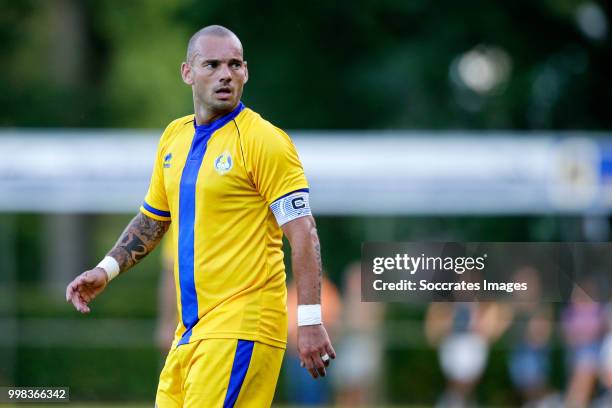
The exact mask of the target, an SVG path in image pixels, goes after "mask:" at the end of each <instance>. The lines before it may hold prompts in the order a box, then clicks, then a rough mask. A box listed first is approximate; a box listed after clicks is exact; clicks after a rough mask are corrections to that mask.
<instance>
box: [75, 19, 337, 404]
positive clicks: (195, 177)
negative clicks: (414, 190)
mask: <svg viewBox="0 0 612 408" xmlns="http://www.w3.org/2000/svg"><path fill="white" fill-rule="evenodd" d="M181 75H182V78H183V81H184V82H185V83H186V84H187V85H189V86H191V88H192V91H193V103H194V111H195V115H189V116H185V117H182V118H179V119H176V120H175V121H173V122H171V123H170V124H169V125H168V127H167V128H166V130H165V131H164V133H163V135H162V137H161V140H160V142H159V146H158V151H157V157H156V160H155V164H154V169H153V174H152V177H151V183H150V186H149V190H148V192H147V194H146V196H145V200H144V203H143V204H142V206H141V208H140V212H139V213H138V215H136V217H134V219H133V220H132V221H131V222H130V223H129V225H128V226H127V228H126V229H125V231H124V232H123V234H122V235H121V237H120V238H119V240H118V241H117V243H116V244H115V246H114V247H113V248H112V249H111V250H110V251H109V252H108V254H107V256H106V257H105V258H104V259H103V260H102V261H101V262H100V264H98V266H97V267H95V268H94V269H91V270H89V271H86V272H83V273H82V274H81V275H79V276H78V277H76V278H75V279H74V280H73V281H72V282H71V283H70V284H69V285H68V287H67V288H66V299H67V301H70V302H72V303H73V305H74V307H75V308H76V309H77V310H78V311H80V312H82V313H88V312H89V311H90V308H89V303H90V302H91V301H92V300H93V299H94V298H95V297H96V296H97V295H99V294H100V293H101V292H102V291H103V290H104V288H105V287H106V285H107V284H108V283H109V282H110V280H111V279H113V278H114V277H115V276H117V275H118V274H119V273H123V272H125V271H126V270H128V269H129V268H131V267H132V266H134V265H135V264H136V263H138V262H139V261H140V260H141V259H142V258H143V257H144V256H146V255H147V254H148V253H150V252H151V251H152V250H153V249H154V248H155V246H156V245H157V243H158V242H159V241H160V240H161V238H162V236H163V235H164V233H165V232H166V231H167V230H168V228H172V237H173V247H174V253H175V261H174V270H175V284H176V288H177V304H178V310H179V324H178V327H177V330H176V336H175V340H174V342H173V344H172V349H171V351H170V353H169V354H168V357H167V359H166V363H165V365H164V368H163V370H162V372H161V375H160V379H159V386H158V389H157V396H156V404H157V406H158V407H159V408H166V407H234V406H237V407H267V406H270V404H271V402H272V398H273V396H274V389H275V387H276V381H277V378H278V374H279V370H280V366H281V360H282V358H283V353H284V349H285V347H286V337H287V312H286V304H285V301H286V293H287V292H286V286H285V271H284V264H283V252H282V250H281V247H282V235H283V233H284V234H285V235H286V236H287V238H288V240H289V243H290V244H291V252H292V254H291V258H292V269H293V273H294V275H295V278H296V284H297V288H298V303H299V306H298V326H299V327H298V351H299V356H300V360H301V363H302V365H303V366H304V367H305V368H306V369H307V370H308V371H309V372H310V374H311V375H312V377H314V378H317V377H319V376H324V375H325V374H326V372H325V367H327V366H328V364H329V362H330V358H332V359H333V358H335V352H334V349H333V347H332V345H331V342H330V340H329V337H328V335H327V332H326V330H325V328H324V326H323V324H322V322H321V305H320V291H321V273H322V266H321V254H320V248H319V239H318V237H317V232H316V227H315V222H314V219H313V217H312V215H311V212H310V207H309V202H308V184H307V182H306V178H305V176H304V172H303V169H302V165H301V163H300V161H299V158H298V155H297V153H296V150H295V147H294V146H293V144H292V142H291V140H290V139H289V137H288V136H287V135H286V134H285V133H284V132H283V131H282V130H280V129H278V128H276V127H275V126H274V125H272V124H271V123H269V122H267V121H266V120H264V119H263V118H262V117H261V116H259V115H258V114H257V113H255V112H253V111H252V110H250V109H249V108H246V107H245V106H244V105H243V104H242V102H241V101H240V98H241V96H242V90H243V86H244V84H245V83H246V82H247V80H248V69H247V63H246V61H244V59H243V50H242V44H241V43H240V40H239V39H238V37H236V35H235V34H234V33H232V32H231V31H229V30H228V29H226V28H224V27H221V26H208V27H205V28H203V29H201V30H200V31H198V32H197V33H195V34H194V35H193V37H192V38H191V39H190V41H189V45H188V50H187V58H186V61H185V62H184V63H183V64H182V65H181ZM281 230H282V231H281Z"/></svg>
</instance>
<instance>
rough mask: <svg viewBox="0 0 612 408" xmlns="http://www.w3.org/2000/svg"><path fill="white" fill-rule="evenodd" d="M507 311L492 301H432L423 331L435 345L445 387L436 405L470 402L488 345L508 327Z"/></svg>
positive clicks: (461, 405) (443, 405)
mask: <svg viewBox="0 0 612 408" xmlns="http://www.w3.org/2000/svg"><path fill="white" fill-rule="evenodd" d="M511 313H512V312H511V310H510V309H509V308H508V307H506V306H504V305H501V304H498V303H495V302H480V303H478V302H432V303H431V305H430V306H429V308H428V310H427V313H426V317H425V319H426V320H425V334H426V336H427V340H428V341H429V343H430V344H431V345H433V346H435V347H438V351H439V358H440V365H441V367H442V372H443V374H444V376H445V377H446V381H447V384H446V389H445V391H444V393H443V394H442V396H441V397H440V399H439V400H438V403H437V405H436V406H438V407H453V408H459V407H466V406H471V405H473V402H472V401H471V399H472V394H473V391H474V389H475V387H476V385H477V384H478V382H479V381H480V378H481V376H482V373H483V371H484V369H485V366H486V363H487V359H488V354H489V345H490V344H491V343H492V342H494V341H495V340H497V339H498V338H499V337H500V336H501V335H502V334H503V332H504V331H505V330H506V328H507V327H508V325H509V323H510V320H511V315H512V314H511Z"/></svg>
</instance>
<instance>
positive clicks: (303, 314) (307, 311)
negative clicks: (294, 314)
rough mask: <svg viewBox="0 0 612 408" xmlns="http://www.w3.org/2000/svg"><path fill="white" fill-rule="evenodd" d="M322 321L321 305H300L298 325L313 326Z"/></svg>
mask: <svg viewBox="0 0 612 408" xmlns="http://www.w3.org/2000/svg"><path fill="white" fill-rule="evenodd" d="M321 323H322V320H321V305H298V326H313V325H315V324H321Z"/></svg>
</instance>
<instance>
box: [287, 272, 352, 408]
mask: <svg viewBox="0 0 612 408" xmlns="http://www.w3.org/2000/svg"><path fill="white" fill-rule="evenodd" d="M297 305H298V300H297V289H296V286H295V282H294V281H290V282H289V283H288V284H287V312H288V324H289V327H288V329H289V331H288V335H287V351H286V353H285V361H284V369H283V370H282V372H283V375H284V376H285V378H286V381H285V384H286V386H287V395H288V402H290V403H292V404H298V405H322V404H328V403H330V402H331V400H332V387H331V384H330V380H329V377H330V376H331V377H333V376H336V375H337V373H338V368H337V367H336V364H337V362H338V360H335V361H333V362H332V363H331V365H330V367H329V368H328V369H327V377H321V378H318V379H316V380H314V379H313V378H312V377H311V376H310V374H309V373H308V371H307V370H305V369H304V368H302V367H300V358H299V355H298V353H297V328H298V326H297ZM321 305H322V313H323V316H322V317H323V322H324V323H325V328H326V329H327V332H328V334H329V336H330V338H332V339H335V338H336V332H337V326H338V319H339V318H340V313H341V303H340V296H339V294H338V289H337V288H336V285H334V283H333V282H332V281H330V280H329V279H328V278H327V276H326V274H323V281H322V284H321ZM336 352H338V350H336ZM339 355H340V354H339Z"/></svg>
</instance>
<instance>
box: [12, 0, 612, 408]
mask: <svg viewBox="0 0 612 408" xmlns="http://www.w3.org/2000/svg"><path fill="white" fill-rule="evenodd" d="M0 10H1V13H0V55H1V58H2V60H1V63H0V76H1V78H2V80H0V126H1V127H20V128H23V127H30V128H49V127H55V128H72V127H77V128H156V129H161V128H163V127H164V126H165V125H166V124H167V123H168V122H170V121H171V120H172V119H174V118H176V117H179V116H183V115H186V114H189V113H190V112H192V109H193V107H192V100H191V91H190V89H189V88H188V87H187V86H186V85H184V84H183V83H182V81H181V78H180V74H179V67H180V64H181V62H182V60H183V58H184V54H185V51H186V44H187V41H188V39H189V37H190V36H191V34H192V33H194V32H195V31H197V30H198V29H199V28H201V27H203V26H206V25H209V24H221V25H225V26H227V27H228V28H230V29H231V30H233V31H234V32H235V33H236V34H237V35H238V36H239V37H240V38H241V40H242V42H243V45H244V49H245V58H246V60H247V61H248V63H249V72H250V79H249V83H248V85H247V86H246V88H245V94H244V97H243V100H244V101H245V103H246V104H247V105H248V106H250V107H252V108H253V109H254V110H255V111H257V112H259V113H261V114H262V115H263V116H264V117H265V118H267V119H269V120H270V121H272V122H273V123H275V124H276V125H278V126H280V127H282V128H285V129H290V130H291V129H439V130H444V129H470V130H485V129H517V130H531V129H550V130H568V129H587V130H609V129H612V115H611V114H610V108H609V103H610V100H611V99H612V84H611V83H610V81H609V80H608V77H609V73H610V72H612V52H611V49H610V35H609V27H608V21H609V16H610V15H611V12H612V7H611V6H610V4H609V3H608V2H605V3H604V2H601V3H600V2H592V1H583V0H539V1H530V0H515V1H512V2H491V1H485V0H469V1H461V2H457V1H452V0H443V1H436V2H434V1H427V0H411V1H396V0H380V1H353V2H349V1H313V2H302V3H299V4H298V3H295V4H291V3H288V2H281V1H269V2H247V1H236V0H208V1H197V0H147V1H145V0H133V1H119V0H106V1H95V0H20V1H12V0H0ZM484 134H485V133H484V132H483V135H484ZM79 217H83V218H82V219H81V220H80V223H81V224H82V225H85V226H86V228H85V230H84V231H81V232H80V233H81V234H82V236H83V237H84V238H83V240H86V241H87V242H88V243H90V244H91V245H88V246H87V247H86V248H84V249H85V250H86V252H85V253H83V254H82V255H81V257H82V259H81V260H79V261H78V262H79V264H80V265H81V266H82V267H83V268H84V267H87V266H90V265H92V264H94V263H95V262H97V260H98V259H99V258H100V254H102V253H104V251H106V249H107V248H108V246H109V245H111V244H112V243H113V242H114V240H115V239H116V237H117V235H118V234H119V232H120V231H121V229H122V227H123V226H124V225H125V223H126V222H127V221H128V220H129V218H128V216H117V215H81V216H79ZM48 218H49V217H46V215H33V214H19V215H12V214H3V215H1V216H0V238H2V237H4V239H5V240H6V242H15V243H16V248H15V250H14V251H9V252H8V254H9V255H10V256H2V257H1V258H2V259H1V260H0V262H2V263H1V264H0V265H1V267H2V269H3V270H4V269H5V266H6V265H12V269H13V270H15V271H17V272H16V274H17V277H16V281H17V287H15V288H11V287H6V288H5V289H6V292H3V293H11V294H13V296H14V298H10V297H9V298H7V297H4V298H2V296H0V317H2V315H4V317H13V316H16V317H17V319H27V322H26V323H23V321H20V322H19V323H18V324H16V326H15V327H16V329H15V332H16V333H17V334H15V336H17V337H18V338H19V339H20V340H19V347H18V348H17V349H16V351H15V350H14V349H11V348H6V347H3V346H2V344H1V342H0V385H4V384H3V382H7V381H11V382H12V383H13V384H16V385H32V386H35V385H40V386H43V385H47V386H49V385H56V386H62V385H67V384H68V385H70V386H71V387H72V390H73V393H74V396H75V398H76V399H85V400H87V399H91V400H95V399H99V400H102V399H106V400H127V399H132V400H143V399H151V398H152V395H153V394H154V392H155V386H156V381H157V374H158V372H159V368H160V366H159V365H158V362H159V361H160V360H161V357H160V354H159V352H158V350H157V349H156V348H155V345H154V344H153V341H152V339H153V327H154V326H153V324H154V319H155V316H156V310H155V299H154V296H155V295H156V287H157V279H158V275H157V274H158V273H159V254H158V253H157V252H159V251H156V253H154V254H153V255H152V256H151V257H150V258H149V259H147V260H145V261H144V262H143V264H142V265H140V266H138V268H140V269H141V270H140V271H138V273H131V274H128V275H127V276H126V277H125V278H122V279H120V280H118V281H117V282H116V283H115V284H113V287H112V288H110V289H109V291H111V292H113V293H112V294H109V295H108V296H103V297H101V298H100V299H98V300H96V307H95V308H94V309H93V310H94V311H93V313H92V316H90V317H87V318H85V317H82V316H77V315H76V314H75V313H74V311H73V310H71V309H70V308H69V307H68V306H67V305H65V304H64V303H63V302H61V296H59V297H58V296H57V293H56V292H50V290H49V288H48V287H47V286H44V285H41V284H40V281H41V280H42V279H43V274H42V273H41V272H40V271H41V270H43V269H44V268H45V267H46V265H45V262H46V256H47V253H46V252H45V251H49V245H48V243H45V242H43V240H44V239H45V235H44V234H41V233H40V232H41V231H45V229H47V230H51V231H52V230H53V229H52V228H50V227H49V226H48V225H47V224H48V223H49V220H48ZM581 223H582V220H581V219H580V217H560V216H557V215H555V214H552V215H550V216H549V217H528V216H511V217H510V216H509V217H321V218H320V219H319V223H318V227H319V232H320V236H321V241H322V248H323V258H324V264H325V265H326V268H327V271H328V273H329V275H330V276H331V278H332V280H333V281H335V282H336V283H337V284H338V285H339V286H340V287H342V274H343V272H344V268H345V267H346V265H347V264H348V263H350V262H351V261H354V260H355V258H356V257H358V256H359V253H360V246H361V243H362V241H365V240H368V239H377V240H398V241H400V240H405V241H409V240H436V239H443V240H453V239H454V240H459V241H461V240H465V241H470V240H471V241H528V240H533V241H556V240H571V239H574V240H580V239H582V238H583V236H582V235H581V228H582V226H581V225H582V224H581ZM9 234H12V235H13V236H12V237H9ZM0 242H2V241H0ZM4 247H5V248H6V247H8V246H4ZM51 248H53V246H52V245H51ZM9 269H10V268H8V267H7V268H6V270H9ZM75 273H76V271H75ZM5 282H11V277H7V276H4V275H0V283H2V284H4V283H5ZM59 284H61V285H62V286H63V284H64V282H59ZM50 293H53V296H51V295H50ZM12 300H14V303H12ZM422 316H423V310H421V309H419V308H409V307H405V306H402V305H391V306H390V308H389V310H388V314H387V319H388V320H387V321H388V322H393V321H402V320H404V321H411V322H416V323H414V324H416V325H417V327H420V322H421V320H422ZM126 317H129V318H130V319H136V320H137V321H140V323H138V324H136V326H134V327H123V326H119V327H122V328H123V331H121V334H122V335H121V336H118V335H117V331H116V330H117V327H118V326H113V328H112V329H109V330H108V332H107V334H106V336H107V337H106V340H105V339H102V340H103V341H101V340H100V339H99V338H91V339H89V338H88V337H87V336H88V334H87V333H88V331H89V330H91V333H98V331H95V330H94V325H97V324H98V323H97V322H100V321H101V320H97V319H109V320H113V319H116V320H117V321H119V320H120V319H122V318H126ZM49 318H50V319H61V320H62V321H65V322H66V324H65V326H62V327H65V331H66V332H74V333H78V334H79V336H80V337H79V336H76V335H75V339H76V340H73V341H71V342H70V343H65V344H64V343H62V342H63V341H64V340H63V339H65V338H66V335H65V333H64V335H63V336H62V335H60V334H61V333H57V332H56V330H57V329H56V328H55V326H53V327H51V326H49V327H51V328H49V329H48V330H47V331H45V326H44V323H45V321H46V320H45V319H49ZM88 319H90V320H88ZM117 324H120V322H119V323H117ZM412 327H414V326H412ZM1 330H2V328H1V327H0V334H2V333H1ZM62 330H64V329H62ZM5 334H6V332H5ZM395 334H398V333H395ZM91 336H92V337H93V335H91ZM96 336H98V335H97V334H96ZM114 336H116V337H118V338H114ZM1 337H2V336H0V340H2V339H1ZM83 339H85V340H83ZM108 339H110V340H108ZM90 340H91V342H92V344H94V343H95V344H98V345H97V346H92V348H91V349H88V348H86V347H87V341H90ZM107 340H108V341H107ZM96 342H98V343H96ZM115 342H116V343H117V347H109V346H108V344H110V343H113V344H114V343H115ZM394 342H395V345H396V347H395V348H393V347H391V348H390V349H388V350H387V352H386V354H385V359H386V360H385V361H386V366H387V368H388V370H387V373H386V375H385V381H386V383H385V390H384V392H385V395H386V400H387V401H388V402H406V401H408V402H412V403H414V402H417V403H432V402H433V401H435V398H436V395H437V393H439V391H440V390H441V388H442V386H443V379H442V375H441V373H440V371H439V369H437V366H436V364H435V363H434V364H432V362H434V361H436V353H435V350H433V349H431V348H428V346H426V344H425V341H424V340H423V335H422V333H421V332H419V331H418V330H414V331H409V332H408V331H406V332H404V333H399V335H398V337H397V338H396V339H395V340H394ZM402 342H404V343H403V344H405V345H408V346H407V347H402V346H399V347H397V344H400V343H402ZM105 344H106V345H105ZM501 344H502V346H500V347H501V348H499V349H495V350H494V352H493V354H492V356H491V359H490V364H489V366H488V368H487V372H486V373H485V377H486V379H485V382H484V384H483V386H482V387H480V388H479V393H480V394H481V395H480V398H481V400H482V401H484V402H487V403H489V404H495V403H499V404H502V403H506V404H507V403H508V401H510V402H515V403H516V402H517V401H518V399H517V396H516V395H513V394H512V392H511V391H509V390H510V389H511V385H510V382H509V379H508V377H507V374H506V370H505V364H506V363H505V359H506V355H505V352H506V351H507V348H504V346H503V341H502V343H501ZM555 353H556V355H557V357H559V354H560V351H559V348H557V349H556V350H555ZM560 360H561V358H560V357H559V358H558V359H557V360H556V361H560ZM9 363H10V364H9ZM9 366H10V367H11V368H10V369H9V368H7V367H9ZM117 367H124V368H125V367H129V368H130V369H125V370H117V369H116V368H117ZM556 368H558V367H555V370H554V378H553V383H554V384H555V385H560V384H561V383H562V373H561V371H562V370H557V369H556ZM101 373H103V374H104V375H102V374H101ZM414 373H427V375H422V376H414ZM417 377H418V378H417ZM3 380H4V381H3ZM279 394H280V398H281V399H282V396H283V384H282V382H281V386H280V388H279Z"/></svg>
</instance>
